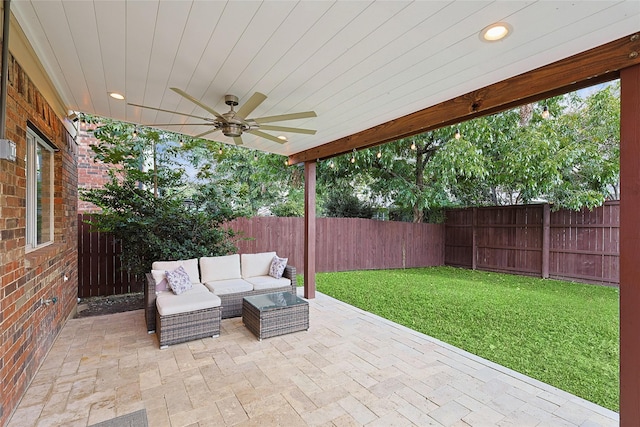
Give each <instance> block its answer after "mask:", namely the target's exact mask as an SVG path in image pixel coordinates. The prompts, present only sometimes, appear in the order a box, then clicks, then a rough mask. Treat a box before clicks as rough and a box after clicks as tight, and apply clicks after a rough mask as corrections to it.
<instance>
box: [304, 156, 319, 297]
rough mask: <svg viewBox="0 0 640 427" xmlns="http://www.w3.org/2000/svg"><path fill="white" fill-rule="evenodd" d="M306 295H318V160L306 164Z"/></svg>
mask: <svg viewBox="0 0 640 427" xmlns="http://www.w3.org/2000/svg"><path fill="white" fill-rule="evenodd" d="M304 297H305V298H307V299H310V298H315V297H316V162H315V161H308V162H305V164H304Z"/></svg>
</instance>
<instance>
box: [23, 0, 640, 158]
mask: <svg viewBox="0 0 640 427" xmlns="http://www.w3.org/2000/svg"><path fill="white" fill-rule="evenodd" d="M11 10H12V12H13V14H14V15H15V17H16V19H17V21H18V22H19V23H20V26H21V27H22V29H23V31H24V33H25V34H26V36H27V38H28V39H29V41H30V42H31V44H32V46H33V48H34V50H35V52H36V54H37V55H38V57H39V58H40V61H41V62H42V64H43V66H44V68H45V70H46V71H47V73H48V74H49V77H50V78H51V80H52V82H53V84H54V85H55V87H56V89H57V90H58V91H59V93H60V96H61V98H62V100H63V101H64V102H65V103H66V105H67V106H68V109H69V110H74V111H80V112H86V113H91V114H97V115H101V116H106V117H111V118H114V119H118V120H123V121H128V122H134V123H139V124H150V123H192V122H197V121H198V120H195V119H191V118H188V117H184V116H180V115H173V114H168V113H163V112H158V111H154V110H147V109H140V108H137V107H132V106H128V105H127V102H131V103H135V104H143V105H148V106H152V107H158V108H162V109H167V110H172V111H180V112H182V113H187V114H195V115H198V116H210V114H209V113H207V112H206V111H204V110H203V109H201V108H200V107H197V106H196V105H195V104H193V103H190V102H189V101H187V100H185V99H183V98H181V97H180V96H179V95H177V94H176V93H174V92H173V91H171V90H169V87H177V88H180V89H182V90H184V91H186V92H187V93H189V94H190V95H192V96H193V97H195V98H196V99H199V100H201V101H202V102H203V103H205V104H207V105H209V106H211V107H213V108H214V109H215V110H216V111H218V112H220V113H223V112H226V111H227V110H228V107H227V106H226V105H224V99H223V98H224V95H225V94H234V95H236V96H238V97H239V98H240V106H242V103H243V102H244V101H246V100H247V99H248V98H249V97H250V96H251V95H252V94H253V93H254V92H255V91H258V92H262V93H264V94H266V95H267V96H268V98H267V100H266V101H265V102H264V103H262V105H260V106H259V107H258V108H257V109H256V110H255V111H254V113H253V114H251V117H261V116H271V115H278V114H285V113H292V112H298V111H307V110H314V111H316V113H317V114H318V117H316V118H311V119H303V120H295V121H287V122H280V123H273V124H278V125H283V126H295V127H305V128H312V129H317V130H318V132H317V134H316V135H313V136H312V135H299V134H288V135H287V136H288V137H289V142H287V143H286V144H282V145H280V144H277V143H274V142H272V141H269V140H266V139H262V138H257V137H254V136H253V135H247V134H245V135H243V139H244V140H245V145H246V146H248V147H251V148H256V149H260V150H264V151H269V152H273V153H279V154H284V155H290V154H294V153H297V152H300V151H303V150H306V149H309V148H312V147H315V146H318V145H321V144H324V143H327V142H331V141H334V140H336V139H338V138H341V137H344V136H347V135H351V134H353V133H356V132H359V131H361V130H364V129H367V128H370V127H373V126H375V125H379V124H381V123H384V122H386V121H389V120H392V119H395V118H398V117H401V116H404V115H406V114H409V113H412V112H415V111H417V110H420V109H423V108H426V107H429V106H431V105H434V104H437V103H439V102H442V101H446V100H448V99H451V98H453V97H456V96H458V95H462V94H464V93H467V92H470V91H473V90H475V89H478V88H481V87H484V86H487V85H490V84H492V83H496V82H498V81H501V80H504V79H506V78H509V77H512V76H514V75H517V74H521V73H523V72H526V71H529V70H532V69H534V68H537V67H540V66H542V65H546V64H548V63H551V62H554V61H557V60H560V59H563V58H565V57H568V56H571V55H573V54H575V53H579V52H582V51H585V50H587V49H590V48H593V47H596V46H599V45H602V44H604V43H607V42H610V41H613V40H615V39H618V38H621V37H623V36H626V35H629V34H631V33H633V32H636V31H638V30H639V29H640V1H637V0H631V1H571V2H568V1H528V2H522V1H496V2H493V1H417V2H407V1H340V2H333V1H299V2H295V1H266V2H261V1H191V0H180V1H168V0H160V1H158V0H144V1H131V0H129V1H119V0H109V1H61V0H42V1H33V0H17V1H14V2H12V3H11ZM498 21H504V22H507V23H509V24H510V25H511V26H512V27H513V32H512V34H511V35H510V36H509V37H507V38H506V39H504V40H503V41H500V42H497V43H493V44H489V43H487V42H483V41H481V40H480V37H479V33H480V31H481V30H482V29H483V28H484V27H486V26H487V25H489V24H492V23H494V22H498ZM111 91H114V92H120V93H122V94H124V95H125V96H126V101H117V100H114V99H112V98H110V97H109V96H108V92H111ZM167 129H169V130H172V131H176V132H181V133H184V134H189V135H195V134H198V133H201V132H203V129H206V128H203V127H202V126H188V125H185V126H173V127H170V128H167ZM272 133H273V132H272ZM208 138H211V139H215V140H218V141H223V142H228V143H232V140H230V139H229V138H226V137H224V136H223V135H222V134H221V133H220V132H216V133H214V134H211V135H209V136H208Z"/></svg>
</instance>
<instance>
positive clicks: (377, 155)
mask: <svg viewBox="0 0 640 427" xmlns="http://www.w3.org/2000/svg"><path fill="white" fill-rule="evenodd" d="M376 157H377V158H380V157H382V151H380V150H378V154H376Z"/></svg>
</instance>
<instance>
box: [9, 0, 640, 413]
mask: <svg viewBox="0 0 640 427" xmlns="http://www.w3.org/2000/svg"><path fill="white" fill-rule="evenodd" d="M3 9H4V11H5V12H6V13H5V21H4V28H3V30H4V31H3V33H4V34H3V44H4V47H5V49H4V52H3V56H5V58H7V57H8V60H7V59H3V66H4V71H3V74H4V78H3V80H5V81H7V82H8V88H7V92H8V93H5V95H6V98H7V99H8V101H7V102H4V104H5V105H3V109H4V110H8V114H6V122H7V126H6V128H7V134H6V135H4V133H3V132H0V133H1V134H2V135H0V140H3V141H4V142H3V145H2V147H0V148H2V152H3V153H5V154H3V157H0V165H1V166H2V171H3V173H4V175H3V180H2V185H0V194H1V195H2V200H3V203H0V217H1V218H2V224H3V225H2V229H1V230H0V231H1V232H2V239H1V240H0V246H1V249H2V255H3V258H2V265H1V266H0V267H1V268H2V269H1V270H0V275H1V277H0V279H1V280H0V310H1V311H0V326H1V327H0V331H1V332H2V340H1V341H0V350H2V351H1V352H0V377H1V378H2V389H1V391H2V393H0V397H1V398H0V424H3V423H5V421H6V420H8V419H10V423H9V425H12V426H13V425H88V424H92V423H96V422H100V421H103V420H107V419H110V418H113V417H114V416H119V415H124V414H127V413H130V412H133V411H136V410H138V409H142V408H145V409H146V411H147V416H148V419H149V424H150V425H169V423H170V425H197V424H199V425H219V424H222V423H226V424H236V423H240V424H242V423H246V424H249V425H251V424H258V423H259V424H261V425H262V424H265V423H267V424H268V423H269V420H271V424H277V423H278V422H280V423H284V424H287V425H294V424H295V423H296V422H297V423H299V424H312V425H316V424H317V425H323V424H325V425H332V424H333V425H362V424H371V425H375V424H376V423H378V424H380V425H391V424H394V423H395V424H399V425H407V424H409V423H414V424H416V425H428V424H429V423H430V422H432V423H440V424H443V425H456V424H459V425H467V424H469V425H495V424H497V425H500V424H503V425H537V424H541V425H554V424H557V425H594V424H595V425H615V424H617V423H618V419H617V417H616V414H613V413H610V412H609V411H605V410H602V409H601V408H597V407H594V406H593V405H590V404H588V403H585V402H584V401H581V400H579V399H577V398H575V397H572V396H569V395H567V394H566V393H564V392H561V391H558V390H554V389H552V388H550V387H549V386H546V385H544V384H540V383H537V382H535V381H533V380H530V379H527V378H524V377H522V376H521V375H519V374H516V373H513V372H510V371H508V370H505V369H504V368H501V367H499V366H495V365H493V364H491V363H489V362H486V361H481V360H478V359H477V358H475V357H472V356H469V355H468V354H466V353H464V352H461V351H459V350H455V349H452V348H450V347H449V346H447V345H444V344H441V343H435V342H434V341H433V340H431V339H429V338H428V337H424V336H422V335H420V334H417V333H415V332H411V331H408V330H406V329H404V328H402V327H399V326H397V325H393V324H390V323H389V322H386V321H383V320H381V319H378V318H377V317H375V316H373V315H370V314H367V313H363V312H361V311H359V310H355V309H353V308H350V307H348V306H345V305H344V304H342V303H338V302H335V301H333V300H331V299H328V298H327V297H325V296H323V295H320V294H316V293H315V281H314V280H315V235H316V223H315V216H316V215H315V179H316V166H317V163H318V162H319V161H323V160H326V159H329V158H332V157H334V156H337V155H340V154H344V153H348V152H354V153H355V152H356V151H358V150H362V149H364V148H368V147H373V146H376V145H380V144H384V143H386V142H389V141H393V140H396V139H398V138H402V137H406V136H410V135H415V134H418V133H421V132H425V131H429V130H433V129H437V128H440V127H443V126H449V125H455V124H456V123H460V122H463V121H466V120H470V119H472V118H475V117H480V116H483V115H489V114H493V113H497V112H500V111H504V110H506V109H509V108H513V107H517V106H519V105H522V104H526V103H533V102H538V101H542V100H544V99H546V98H548V97H552V96H555V95H559V94H562V93H567V92H570V91H574V90H578V89H582V88H586V87H589V86H592V85H594V84H598V83H603V82H607V81H611V80H614V79H618V78H619V79H620V81H621V138H620V141H621V144H620V146H621V147H620V150H621V156H620V157H621V194H622V195H623V196H622V200H621V204H620V206H621V215H620V216H621V230H622V232H621V234H622V238H621V242H620V259H621V261H620V295H621V297H620V301H621V304H620V325H621V334H620V366H621V374H620V379H621V384H620V393H621V396H620V424H621V425H623V426H636V425H637V424H638V420H639V419H640V405H638V401H640V386H639V385H640V365H638V362H637V361H638V360H639V359H640V341H638V339H637V338H638V333H639V331H640V316H638V311H637V307H638V304H640V285H639V283H638V277H639V276H640V263H639V262H638V253H640V239H639V238H638V237H640V222H638V221H637V211H638V208H639V207H640V176H639V174H638V171H640V167H639V165H640V125H639V123H638V120H637V118H638V116H639V115H640V55H639V52H640V34H639V33H638V30H639V27H638V22H639V21H638V17H639V16H640V3H638V2H637V1H633V0H628V1H622V2H614V1H611V2H609V1H598V2H542V1H537V2H536V1H534V2H490V1H483V2H459V1H446V2H427V1H424V2H420V1H419V2H383V1H378V2H376V1H374V2H356V1H345V2H293V1H291V2H286V1H283V2H257V1H256V2H245V1H242V2H241V1H229V2H222V1H219V2H214V1H209V2H207V1H164V0H163V1H111V2H106V1H105V2H102V1H94V2H73V1H67V0H57V1H39V0H30V1H28V0H24V1H19V2H13V4H11V5H10V2H9V1H5V2H4V3H3ZM9 11H10V12H11V13H8V12H9ZM499 22H506V23H507V24H508V26H510V27H511V29H512V30H513V31H512V32H511V33H510V35H509V36H508V38H505V39H504V40H503V41H500V42H497V43H489V42H486V41H485V40H483V39H481V33H482V30H483V29H485V28H487V27H488V26H489V25H491V24H493V23H499ZM541 22H542V23H543V25H540V23H541ZM7 68H9V69H8V70H7ZM5 73H6V74H5ZM171 88H178V89H180V90H183V91H184V92H185V93H188V94H189V95H190V96H193V98H194V99H196V100H197V101H198V102H202V104H203V105H206V106H207V108H209V109H210V110H211V109H213V108H215V109H216V110H217V111H226V107H225V103H224V99H225V95H227V94H233V95H235V96H237V97H238V98H239V100H240V105H241V106H242V105H245V104H247V103H248V104H251V102H248V100H250V99H251V98H252V97H253V95H252V94H254V93H255V92H263V93H265V95H267V96H268V101H265V102H264V103H262V104H261V105H260V106H259V107H258V106H257V103H254V104H253V105H254V106H255V107H254V109H255V117H263V118H264V117H273V116H279V115H288V114H293V115H295V114H296V113H299V112H301V111H311V110H313V111H314V112H316V113H317V117H305V118H304V119H300V118H299V119H297V120H293V121H292V122H289V123H290V124H291V125H292V126H293V125H295V126H296V127H303V128H308V129H313V130H317V134H309V133H307V134H304V133H303V134H301V135H290V136H289V139H288V141H287V143H280V142H278V141H274V138H276V137H275V135H272V137H273V138H271V139H268V138H267V139H265V138H261V137H253V136H250V135H244V136H243V138H244V141H243V144H244V146H245V147H247V148H250V149H254V150H261V151H267V152H270V153H275V154H280V155H282V156H286V159H287V163H288V164H289V165H293V164H300V163H303V164H304V167H305V185H306V193H305V196H306V197H305V208H306V209H305V217H306V224H305V265H304V277H305V288H304V296H305V297H307V298H309V299H310V304H311V310H312V313H311V316H312V318H311V325H312V326H311V330H310V331H309V332H308V333H297V334H295V335H288V336H286V337H282V338H276V339H272V340H268V341H264V342H262V343H259V342H257V341H256V340H255V339H254V337H253V336H251V335H249V333H248V332H247V331H246V330H245V328H244V327H243V326H242V324H241V321H240V319H232V320H226V321H224V322H223V332H222V334H221V336H220V338H218V339H208V340H202V341H195V342H193V343H190V344H183V345H179V346H175V347H173V348H170V349H169V350H167V351H164V352H162V351H159V350H157V346H156V341H155V337H154V336H152V335H151V336H149V335H146V331H145V328H144V316H143V314H142V312H133V313H125V314H118V315H112V316H107V317H102V318H93V319H80V320H74V319H71V318H70V317H72V315H73V312H74V311H75V309H76V300H77V292H76V288H77V268H76V267H75V264H74V263H75V261H76V259H77V258H76V256H77V242H76V241H75V239H76V235H77V233H76V232H77V224H76V222H75V221H76V220H75V218H76V205H77V189H78V187H77V181H78V180H77V162H76V160H77V146H76V144H75V139H74V138H75V130H76V127H75V125H74V122H73V120H74V118H77V114H76V113H78V112H82V113H90V114H96V115H101V116H105V117H110V118H113V119H117V120H122V121H127V122H131V123H136V124H144V125H155V126H157V127H158V128H162V129H168V130H171V131H175V132H178V133H182V134H184V135H190V136H193V135H199V134H200V132H201V131H202V127H201V126H198V123H193V121H191V120H187V119H185V117H189V116H191V117H192V118H194V117H195V118H204V120H205V121H206V120H212V119H211V117H212V116H211V114H209V113H211V111H210V110H207V109H203V108H201V107H200V104H195V103H193V102H189V101H188V100H187V99H186V98H185V97H184V96H179V95H178V93H176V92H175V91H173V90H172V89H171ZM114 92H118V93H120V95H121V97H124V98H125V99H120V100H116V99H114V98H112V97H110V96H109V95H110V94H113V93H114ZM140 105H144V106H147V107H146V108H140ZM240 108H242V107H240ZM252 111H253V110H252ZM6 112H7V111H4V113H6ZM295 117H300V116H295ZM4 121H5V120H2V122H4ZM163 123H164V125H163ZM201 124H202V123H200V125H201ZM0 125H4V123H0ZM263 129H266V127H263ZM28 132H31V133H32V134H33V135H36V136H37V137H38V138H39V139H41V140H42V144H43V145H42V146H43V147H44V146H48V145H47V144H48V142H50V143H51V144H50V147H49V148H51V149H52V150H54V152H55V162H54V168H52V171H53V170H55V173H54V172H52V176H55V178H56V179H55V180H53V179H52V183H51V185H50V187H51V191H52V194H53V195H54V197H52V200H51V206H52V207H51V210H52V215H50V218H49V219H50V221H49V222H50V224H51V238H50V241H48V242H46V244H45V245H42V246H38V245H34V246H33V247H30V246H28V245H27V244H25V239H24V236H25V234H26V235H28V234H29V233H28V232H27V231H26V230H27V226H26V225H25V222H24V218H25V211H26V210H25V206H27V205H29V202H28V201H26V196H25V195H26V194H27V189H26V182H25V181H26V180H25V176H26V175H27V172H26V171H27V169H28V167H33V165H31V166H29V164H28V163H29V162H28V161H27V160H26V159H27V156H26V154H27V147H28V143H27V136H29V134H28ZM227 136H228V135H227ZM207 137H208V138H211V139H213V140H217V141H221V142H223V143H228V144H233V143H235V142H237V141H236V140H235V139H233V138H228V137H225V136H222V135H220V133H218V134H210V135H207ZM5 138H6V139H5ZM34 138H35V137H34ZM47 141H48V142H47ZM56 150H57V151H56ZM52 155H53V154H52ZM284 159H285V157H283V160H284ZM31 163H33V161H32V162H31ZM5 171H6V173H5ZM32 186H33V185H32ZM54 190H55V191H54ZM54 198H55V204H54V203H53V199H54ZM4 200H6V201H7V202H6V203H5V202H4ZM32 204H33V203H32ZM32 223H33V221H32ZM31 228H33V227H31ZM300 272H302V271H300ZM53 297H55V298H56V299H57V300H58V303H57V304H56V305H54V304H45V303H44V301H50V300H52V298H53ZM87 331H91V332H90V333H87ZM273 409H276V412H272V411H271V410H273ZM14 410H15V412H14ZM60 417H65V418H60ZM278 417H284V420H285V421H282V418H278Z"/></svg>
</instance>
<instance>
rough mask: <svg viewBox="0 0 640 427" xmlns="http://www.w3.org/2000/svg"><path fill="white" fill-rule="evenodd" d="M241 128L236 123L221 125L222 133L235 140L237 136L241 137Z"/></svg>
mask: <svg viewBox="0 0 640 427" xmlns="http://www.w3.org/2000/svg"><path fill="white" fill-rule="evenodd" d="M242 128H243V126H242V125H241V124H237V123H225V124H223V125H222V133H223V134H224V135H225V136H228V137H231V138H235V137H237V136H242V130H243V129H242Z"/></svg>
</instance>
